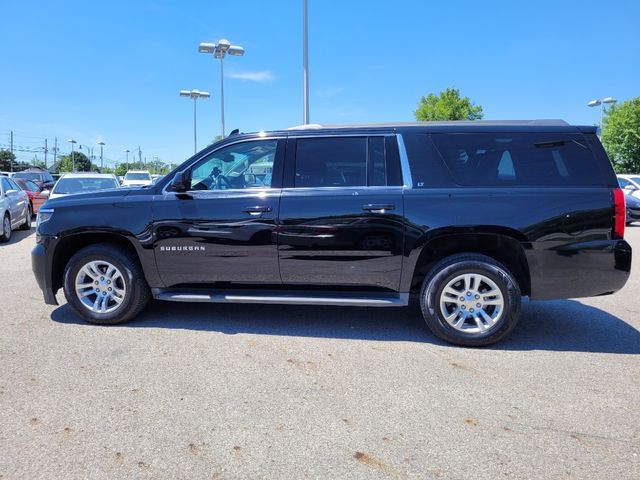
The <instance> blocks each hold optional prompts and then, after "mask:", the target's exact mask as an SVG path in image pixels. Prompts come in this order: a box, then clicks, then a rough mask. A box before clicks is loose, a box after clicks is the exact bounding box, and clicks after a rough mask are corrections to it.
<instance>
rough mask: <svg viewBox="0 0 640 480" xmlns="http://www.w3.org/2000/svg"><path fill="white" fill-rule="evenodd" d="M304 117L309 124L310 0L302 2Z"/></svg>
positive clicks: (305, 122)
mask: <svg viewBox="0 0 640 480" xmlns="http://www.w3.org/2000/svg"><path fill="white" fill-rule="evenodd" d="M302 17H303V18H302V25H303V28H302V87H303V88H302V97H303V99H302V117H303V122H304V124H305V125H308V124H309V2H308V0H303V2H302Z"/></svg>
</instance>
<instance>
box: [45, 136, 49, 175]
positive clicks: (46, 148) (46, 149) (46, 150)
mask: <svg viewBox="0 0 640 480" xmlns="http://www.w3.org/2000/svg"><path fill="white" fill-rule="evenodd" d="M48 151H49V148H48V147H47V139H46V138H45V139H44V169H45V170H46V169H47V152H48Z"/></svg>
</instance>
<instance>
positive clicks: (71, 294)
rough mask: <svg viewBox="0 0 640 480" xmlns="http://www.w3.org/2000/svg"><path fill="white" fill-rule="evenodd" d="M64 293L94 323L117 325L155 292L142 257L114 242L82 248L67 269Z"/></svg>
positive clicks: (82, 315)
mask: <svg viewBox="0 0 640 480" xmlns="http://www.w3.org/2000/svg"><path fill="white" fill-rule="evenodd" d="M64 295H65V297H66V299H67V302H68V303H69V305H70V306H71V307H72V308H73V309H74V310H75V311H76V313H77V314H78V315H80V316H81V317H82V318H84V319H85V320H86V321H88V322H90V323H96V324H99V325H114V324H116V323H122V322H126V321H127V320H130V319H132V318H133V317H135V316H136V315H138V314H139V313H140V312H141V311H142V310H143V309H144V308H145V306H146V305H147V303H148V302H149V299H150V298H151V294H150V292H149V286H148V285H147V283H146V281H145V280H144V273H143V272H142V268H141V267H140V264H139V263H138V259H137V258H136V257H135V256H134V255H132V254H131V253H130V252H128V251H127V250H126V249H124V248H122V247H120V246H118V245H112V244H105V243H103V244H96V245H91V246H88V247H85V248H83V249H81V250H79V251H78V252H77V253H76V254H75V255H74V256H73V257H71V259H70V260H69V263H68V264H67V267H66V268H65V271H64Z"/></svg>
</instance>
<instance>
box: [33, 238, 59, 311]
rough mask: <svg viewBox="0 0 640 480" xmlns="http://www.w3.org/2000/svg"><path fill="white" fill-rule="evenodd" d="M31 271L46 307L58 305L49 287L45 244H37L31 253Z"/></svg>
mask: <svg viewBox="0 0 640 480" xmlns="http://www.w3.org/2000/svg"><path fill="white" fill-rule="evenodd" d="M31 269H32V270H33V274H34V276H35V277H36V282H38V286H39V287H40V290H42V293H43V294H44V302H45V303H46V304H47V305H58V300H57V299H56V294H55V292H54V291H53V288H52V285H51V262H50V260H49V258H48V257H47V249H46V246H45V244H41V243H39V244H37V245H36V246H35V247H34V249H33V250H32V251H31Z"/></svg>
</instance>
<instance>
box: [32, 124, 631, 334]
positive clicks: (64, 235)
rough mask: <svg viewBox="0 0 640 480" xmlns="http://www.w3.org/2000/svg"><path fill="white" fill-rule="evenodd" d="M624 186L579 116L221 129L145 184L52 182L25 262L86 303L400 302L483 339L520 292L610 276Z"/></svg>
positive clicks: (87, 306) (96, 317) (512, 321)
mask: <svg viewBox="0 0 640 480" xmlns="http://www.w3.org/2000/svg"><path fill="white" fill-rule="evenodd" d="M624 227H625V204H624V197H623V193H622V191H621V190H620V188H619V187H618V183H617V181H616V177H615V175H614V172H613V169H612V167H611V164H610V162H609V160H608V158H607V156H606V153H605V152H604V149H603V148H602V145H601V144H600V141H599V140H598V137H597V136H596V129H595V127H578V126H570V125H568V124H566V123H564V122H562V121H524V122H445V123H420V124H406V125H405V124H394V125H376V126H348V127H319V126H308V127H305V128H295V129H290V130H285V131H277V132H269V133H264V132H260V133H256V134H236V135H232V136H230V137H228V138H226V139H224V140H223V141H220V142H218V143H216V144H214V145H211V146H209V147H207V148H206V149H204V150H203V151H201V152H199V153H197V154H196V155H194V156H193V157H191V158H190V159H189V160H187V161H186V162H185V163H184V164H182V165H181V166H180V167H179V168H178V169H176V170H175V171H173V172H172V173H170V174H169V175H167V176H166V177H165V178H164V179H162V180H161V181H159V182H158V183H157V184H156V185H152V186H150V187H145V188H140V189H124V190H112V191H105V192H101V193H94V194H86V195H85V194H82V195H73V196H68V197H65V198H60V199H55V200H50V201H48V202H47V203H46V205H45V206H44V208H43V209H41V210H40V214H39V218H38V228H37V245H36V247H35V249H34V250H33V253H32V259H33V271H34V273H35V276H36V279H37V281H38V283H39V285H40V287H41V288H42V290H43V291H44V298H45V301H46V302H47V303H48V304H57V302H56V297H55V294H56V292H57V291H58V290H59V289H60V288H63V289H64V293H65V296H66V298H67V302H68V303H69V305H70V306H71V307H72V308H73V309H74V310H75V311H76V312H77V313H78V314H79V315H80V316H82V317H84V318H85V319H86V320H87V321H89V322H92V323H99V324H114V323H119V322H123V321H126V320H130V319H131V318H133V317H135V316H136V315H138V314H139V313H140V312H141V311H142V309H143V308H144V307H145V305H146V304H147V303H148V301H149V300H150V299H151V298H155V299H158V300H169V301H177V302H237V303H244V302H252V303H281V304H312V305H345V306H378V307H402V306H406V305H407V304H408V303H409V299H410V297H411V295H415V296H417V297H418V298H419V301H420V305H421V307H422V313H423V315H424V318H425V320H426V323H427V325H428V326H429V328H430V329H431V330H432V332H433V333H434V334H435V335H437V336H438V337H441V338H443V339H445V340H447V341H449V342H452V343H456V344H461V345H486V344H489V343H492V342H495V341H497V340H499V339H501V338H503V337H505V336H506V335H507V334H508V333H509V332H510V331H511V330H512V329H513V328H514V326H515V325H516V322H517V320H518V316H519V314H520V303H521V296H523V295H524V296H529V297H530V298H531V299H534V300H535V299H558V298H570V297H586V296H594V295H604V294H609V293H613V292H615V291H616V290H618V289H620V288H621V287H622V286H623V285H624V284H625V282H626V281H627V278H628V277H629V271H630V268H631V247H630V246H629V244H628V243H627V242H625V241H624V240H623V235H624Z"/></svg>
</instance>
